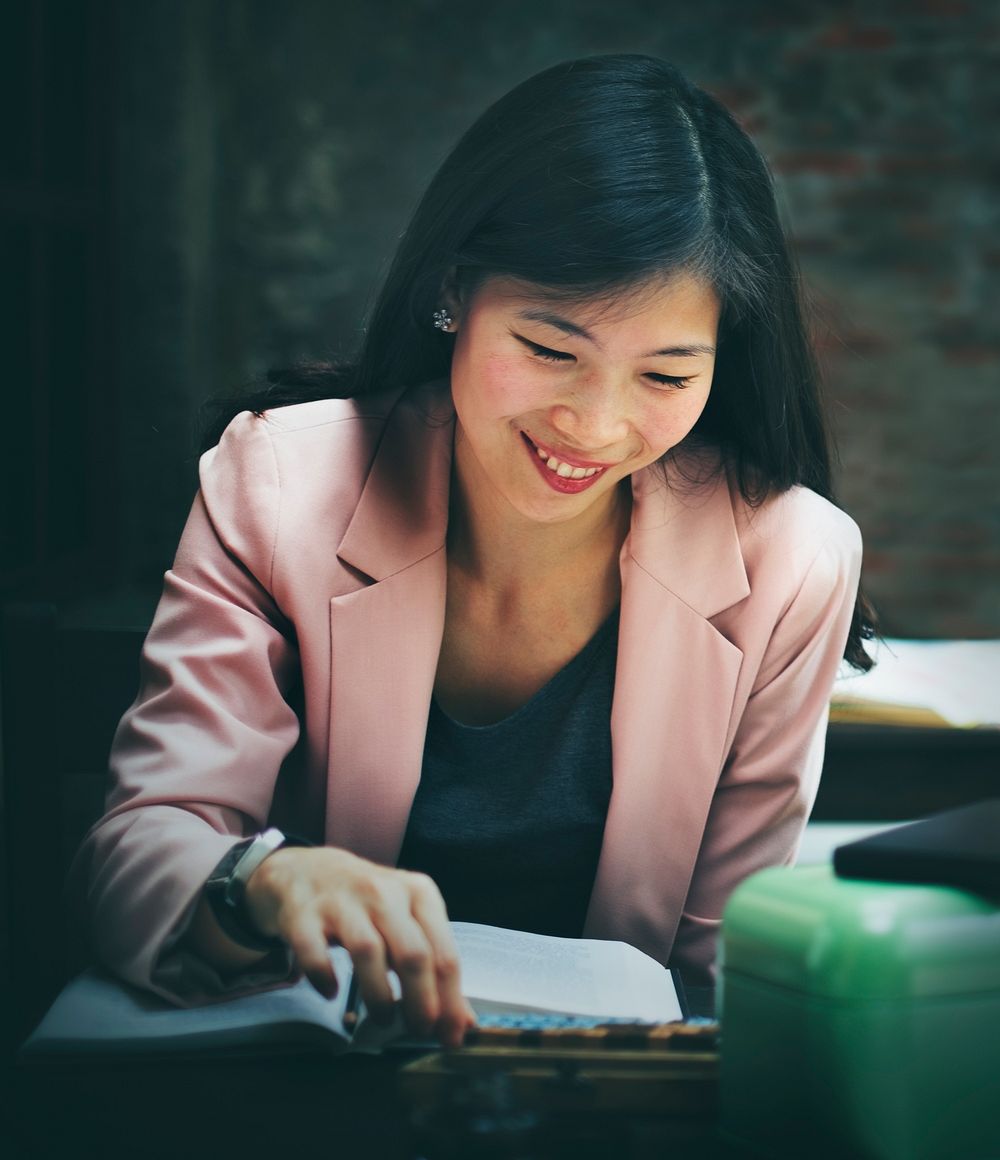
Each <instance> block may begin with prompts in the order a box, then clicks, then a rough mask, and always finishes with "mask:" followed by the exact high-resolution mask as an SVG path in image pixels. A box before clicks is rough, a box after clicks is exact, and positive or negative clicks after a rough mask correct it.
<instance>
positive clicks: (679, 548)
mask: <svg viewBox="0 0 1000 1160" xmlns="http://www.w3.org/2000/svg"><path fill="white" fill-rule="evenodd" d="M453 431H454V415H453V411H452V410H451V406H450V400H449V398H448V395H447V391H446V390H445V389H444V388H443V387H442V386H441V385H440V384H439V385H437V386H435V385H430V386H427V387H423V388H420V389H416V390H411V391H409V392H407V393H404V394H402V395H401V394H400V393H399V392H395V393H392V394H390V395H385V396H379V397H377V398H373V399H362V400H348V401H340V400H333V401H320V402H315V403H306V404H301V405H298V406H292V407H287V408H282V409H280V410H277V411H273V412H269V413H268V414H267V415H265V416H264V417H262V418H255V417H254V416H252V415H251V414H249V413H244V414H242V415H240V416H238V417H237V418H236V419H235V420H234V421H233V422H232V424H231V425H230V426H229V428H228V430H227V431H226V433H225V435H224V436H223V438H222V441H221V442H220V444H219V446H218V447H216V448H214V449H213V450H211V451H209V452H207V453H206V454H205V456H204V457H203V459H202V461H201V488H200V491H199V493H198V495H197V497H196V499H195V502H194V506H193V508H192V511H191V515H190V517H189V520H188V522H187V525H186V527H185V530H184V533H183V536H182V538H181V542H180V545H179V548H178V551H177V557H176V560H175V562H174V565H173V568H172V569H171V570H170V571H168V572H167V574H166V577H165V583H164V590H163V596H162V599H161V601H160V604H159V607H158V610H157V613H156V617H155V620H154V622H153V625H152V627H151V629H150V631H149V636H148V638H147V640H146V644H145V647H144V651H143V660H142V684H141V689H140V692H139V695H138V698H137V700H136V701H135V703H134V704H133V706H132V707H131V708H130V709H129V710H128V712H127V713H126V714H125V716H124V718H123V719H122V722H121V724H120V726H119V729H118V732H117V734H116V737H115V741H114V747H113V752H112V759H111V768H112V777H113V780H112V788H111V790H110V792H109V796H108V801H107V812H106V814H105V816H104V817H103V818H102V819H101V820H100V821H99V822H98V823H97V824H96V825H95V826H94V827H93V828H92V830H91V831H90V833H89V834H88V836H87V838H86V839H85V841H84V844H83V846H82V848H81V850H80V851H79V853H78V855H77V859H76V862H75V864H74V868H73V872H72V875H71V885H72V886H73V887H74V888H75V890H76V892H77V894H78V895H79V898H80V905H81V907H83V908H84V909H85V912H86V914H87V918H88V922H89V928H90V934H91V938H92V945H93V947H94V950H95V952H96V954H97V955H98V957H99V958H100V959H101V960H102V961H103V962H104V963H105V964H107V965H108V966H110V967H111V968H112V969H113V970H114V971H116V972H117V973H118V974H120V975H121V976H123V977H124V978H125V979H127V980H129V981H131V982H134V983H136V984H138V985H140V986H143V987H147V988H150V989H152V990H154V991H157V992H159V993H160V994H162V995H165V996H167V997H169V998H171V999H173V1000H174V1001H175V1002H179V1003H185V1004H186V1003H192V1002H197V1001H201V1000H204V999H208V998H211V997H213V996H218V995H220V994H222V993H225V992H227V991H229V990H233V989H244V988H247V987H254V986H261V985H264V984H266V983H268V982H274V981H276V980H278V979H280V978H282V977H284V976H285V975H286V974H287V971H286V969H285V968H284V966H283V965H279V967H278V969H277V971H276V972H275V971H273V970H272V971H271V973H269V974H258V975H249V976H243V977H241V978H239V979H238V980H234V981H229V982H224V981H223V980H221V979H220V978H219V977H218V976H217V975H216V973H215V972H214V971H213V970H212V969H211V968H210V967H208V965H207V964H205V963H204V962H202V961H200V960H199V959H197V958H196V956H194V955H193V954H191V952H189V951H187V950H184V949H183V943H182V942H181V943H180V945H178V942H179V940H178V935H179V933H180V932H182V931H183V929H184V926H185V923H186V922H187V920H188V919H189V917H190V915H191V913H192V912H193V908H194V905H195V903H196V901H197V898H198V894H199V890H200V888H201V885H202V883H203V882H204V880H205V878H206V877H207V876H208V874H209V872H210V871H211V869H212V868H213V866H214V865H215V863H216V862H217V861H218V860H219V858H221V856H222V855H223V854H224V853H225V851H226V850H227V849H228V847H229V846H230V845H231V844H232V843H233V842H234V841H235V840H236V839H237V837H239V836H242V835H244V834H247V833H250V832H253V831H256V830H258V829H261V828H262V827H264V825H265V823H266V822H267V821H268V819H269V818H271V819H274V820H276V821H277V822H278V824H281V823H284V824H285V825H286V826H290V827H291V826H295V827H297V828H298V829H299V830H300V832H304V833H306V834H310V835H311V836H313V837H315V838H317V839H319V840H324V841H326V842H328V843H331V844H333V845H337V846H343V847H347V848H349V849H351V850H353V851H355V852H356V853H358V854H360V855H362V856H364V857H366V858H371V859H374V860H375V861H378V862H382V863H387V864H393V863H394V862H395V860H396V858H397V856H398V853H399V849H400V846H401V843H402V838H403V833H404V830H405V827H406V823H407V818H408V814H409V810H410V806H411V803H412V800H413V796H414V793H415V791H416V787H417V783H418V781H419V778H420V769H421V758H422V751H423V742H424V732H425V728H426V722H427V714H428V706H429V703H430V700H431V694H432V689H433V684H434V676H435V670H436V666H437V659H438V651H439V647H440V641H441V636H442V629H443V624H444V610H445V578H446V570H445V532H446V525H447V516H448V493H449V485H450V464H451V448H452V437H453ZM633 493H634V501H635V502H634V507H633V515H632V526H631V531H630V533H629V535H628V538H627V539H626V542H625V544H624V546H623V548H622V551H621V578H622V603H621V622H620V637H619V650H618V661H617V672H616V684H615V692H614V704H613V709H612V717H611V732H612V751H613V791H612V795H611V802H610V807H609V810H608V816H607V824H606V828H605V833H604V843H603V846H602V849H601V855H600V862H599V865H598V870H597V876H596V880H595V883H594V888H593V893H592V896H591V900H590V907H589V911H588V914H587V919H586V927H585V934H586V935H587V936H588V937H593V938H606V939H623V940H625V941H627V942H630V943H632V944H634V945H635V946H637V947H640V948H641V949H642V950H644V951H646V952H647V953H649V954H651V955H653V956H654V957H655V958H657V959H659V960H660V961H661V962H663V963H668V962H669V963H671V964H672V965H674V966H680V967H682V968H686V969H689V970H692V971H694V972H696V977H698V978H699V979H700V980H702V981H705V980H707V979H708V978H709V977H710V975H711V969H712V962H713V957H714V949H715V948H714V943H715V936H716V934H717V929H718V927H719V923H720V915H721V912H722V907H723V904H724V903H725V901H726V899H727V897H728V895H729V894H730V892H731V891H732V890H733V889H734V887H735V886H736V885H737V884H738V883H739V882H740V881H741V880H742V879H743V878H744V877H745V876H746V875H748V874H750V873H751V872H752V871H754V870H757V869H759V868H761V867H764V866H770V865H775V864H781V863H789V862H791V861H792V860H793V859H794V857H795V853H796V849H797V846H798V842H799V839H800V836H801V833H802V830H803V827H804V825H805V822H806V819H807V817H808V814H809V811H810V808H811V806H812V802H813V800H814V797H815V794H816V789H817V785H818V780H819V775H820V768H821V765H822V757H823V743H824V736H825V726H826V717H827V703H828V699H829V694H830V689H831V685H832V682H833V679H834V675H835V673H836V669H837V666H838V662H839V660H840V657H841V655H842V652H843V648H844V642H845V639H846V635H847V630H848V625H849V622H850V618H851V612H852V608H853V603H854V599H855V593H856V589H857V583H858V574H859V568H860V557H861V541H860V536H859V533H858V530H857V527H856V526H855V524H854V523H853V522H852V521H851V520H850V518H849V517H848V516H846V515H845V514H844V513H843V512H841V511H840V510H838V509H837V508H835V507H834V506H833V505H831V504H830V503H828V502H827V501H826V500H823V499H821V498H820V497H818V496H817V495H815V494H814V493H813V492H810V491H808V490H806V489H804V488H793V489H792V490H791V491H788V492H785V493H783V494H781V495H778V496H776V497H774V498H772V499H770V500H768V501H767V502H765V503H764V504H763V505H762V506H761V507H759V508H757V509H756V510H750V509H749V508H748V507H747V505H746V504H745V503H744V502H743V501H742V499H741V498H740V497H739V494H738V492H735V491H734V490H733V489H731V488H730V487H729V486H728V485H727V482H726V479H725V475H724V474H722V475H721V476H718V475H717V476H716V477H714V478H713V479H711V480H709V481H707V482H702V483H700V484H692V483H690V482H677V481H676V479H675V481H674V484H673V486H669V487H668V486H665V484H664V483H663V481H662V478H661V476H660V475H658V474H657V472H656V471H654V470H646V471H643V472H640V473H638V474H637V475H635V476H633ZM293 749H294V750H295V752H294V753H292V751H293ZM289 755H291V757H292V758H294V760H292V759H291V758H290V757H289ZM286 759H288V760H286ZM279 771H280V776H279Z"/></svg>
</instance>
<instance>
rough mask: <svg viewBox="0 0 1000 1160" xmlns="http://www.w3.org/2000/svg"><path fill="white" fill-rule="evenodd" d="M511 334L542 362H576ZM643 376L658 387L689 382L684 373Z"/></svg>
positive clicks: (647, 374)
mask: <svg viewBox="0 0 1000 1160" xmlns="http://www.w3.org/2000/svg"><path fill="white" fill-rule="evenodd" d="M511 334H512V335H513V336H514V338H516V339H517V341H518V342H519V343H521V344H522V346H526V347H527V348H528V350H530V351H531V353H532V356H533V357H534V358H537V359H541V360H542V362H549V363H567V362H576V356H575V355H572V354H570V353H569V352H568V351H564V350H553V349H552V348H551V347H550V346H542V345H541V343H538V342H532V341H531V339H530V338H525V337H524V336H523V335H520V334H515V333H514V331H511ZM643 378H645V379H647V380H648V381H649V382H650V383H652V384H653V385H654V386H656V387H657V388H658V389H659V388H661V387H678V388H684V387H686V386H688V385H689V384H690V382H691V379H690V377H685V376H684V375H660V374H656V373H654V372H653V371H648V372H647V373H646V374H645V375H643Z"/></svg>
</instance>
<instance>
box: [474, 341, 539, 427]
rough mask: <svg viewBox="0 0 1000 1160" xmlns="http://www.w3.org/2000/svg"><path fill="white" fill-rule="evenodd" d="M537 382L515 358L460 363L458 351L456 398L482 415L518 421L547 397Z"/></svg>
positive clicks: (502, 356) (486, 357)
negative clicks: (513, 418)
mask: <svg viewBox="0 0 1000 1160" xmlns="http://www.w3.org/2000/svg"><path fill="white" fill-rule="evenodd" d="M456 374H457V376H458V381H456ZM538 378H539V376H538V375H537V374H534V375H533V374H532V373H531V371H530V368H525V366H524V359H523V358H521V357H519V356H518V355H516V354H515V355H508V354H485V355H483V356H481V357H479V358H475V359H468V360H466V359H459V358H458V351H456V362H454V363H453V364H452V389H453V392H454V393H455V394H456V396H460V397H461V398H462V399H464V401H465V403H466V405H467V406H471V407H472V408H474V409H475V410H476V411H478V412H479V413H481V414H484V415H493V416H496V417H498V418H503V417H506V416H510V417H515V416H517V415H519V414H521V413H523V412H524V411H527V410H530V409H532V408H533V407H535V406H537V405H538V404H539V400H540V399H542V398H543V397H544V391H543V390H542V388H541V385H540V384H539V383H538V382H537V379H538ZM456 405H457V403H456Z"/></svg>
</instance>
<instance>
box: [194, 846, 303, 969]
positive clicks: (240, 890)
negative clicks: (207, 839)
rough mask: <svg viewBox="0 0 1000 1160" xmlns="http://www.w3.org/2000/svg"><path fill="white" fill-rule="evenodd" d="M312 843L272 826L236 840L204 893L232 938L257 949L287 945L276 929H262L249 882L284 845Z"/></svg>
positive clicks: (247, 946) (246, 946)
mask: <svg viewBox="0 0 1000 1160" xmlns="http://www.w3.org/2000/svg"><path fill="white" fill-rule="evenodd" d="M311 844H312V843H311V842H307V841H306V840H305V839H303V838H296V837H294V836H286V835H285V834H283V833H282V832H281V831H280V830H278V829H276V828H274V827H271V828H270V829H268V830H265V831H263V832H262V833H260V834H254V835H253V836H252V837H249V838H245V839H243V840H242V841H240V842H237V843H235V844H234V845H233V846H232V847H231V848H230V849H229V850H228V851H227V852H226V854H225V855H224V856H223V857H222V859H221V860H220V861H219V863H218V865H217V866H216V867H215V869H214V870H213V871H212V873H211V874H210V875H209V877H208V879H207V881H206V882H205V888H204V897H205V899H206V901H207V902H208V904H209V906H210V908H211V910H212V913H213V915H214V917H215V920H216V922H217V923H218V925H219V927H220V928H221V929H222V931H223V932H224V933H225V934H226V935H227V937H228V938H230V939H231V940H232V941H233V942H235V943H236V944H238V945H239V946H241V947H245V948H247V949H248V950H254V951H270V950H275V949H277V948H279V947H282V946H284V942H283V940H282V939H280V938H278V937H277V935H276V933H274V932H270V933H269V932H266V931H264V930H262V929H261V927H260V926H259V925H258V923H257V921H256V920H255V918H254V917H253V915H252V913H251V912H250V910H249V909H248V907H247V898H246V892H247V885H248V883H249V881H250V879H251V877H253V876H254V875H255V874H256V872H257V870H258V869H260V867H261V866H263V864H264V863H265V861H266V860H268V859H270V858H271V857H272V856H273V855H274V854H275V853H277V852H278V851H279V850H281V849H282V848H284V847H286V846H307V845H311Z"/></svg>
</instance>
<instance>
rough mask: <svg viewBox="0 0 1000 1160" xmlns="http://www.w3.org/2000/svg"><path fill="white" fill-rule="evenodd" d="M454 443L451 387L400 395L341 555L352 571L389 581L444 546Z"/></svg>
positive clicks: (419, 389)
mask: <svg viewBox="0 0 1000 1160" xmlns="http://www.w3.org/2000/svg"><path fill="white" fill-rule="evenodd" d="M454 438H455V410H454V408H453V406H452V404H451V396H450V394H449V393H448V389H447V384H446V383H444V382H441V381H438V382H434V383H427V384H425V385H423V386H421V387H417V388H414V389H412V390H409V391H407V392H405V394H402V395H400V397H399V398H398V399H397V401H396V403H395V405H394V406H393V408H392V410H391V411H390V413H389V416H388V419H387V420H386V423H385V427H384V428H383V431H382V437H381V439H380V441H379V443H378V446H377V447H376V449H375V457H374V459H373V461H372V466H371V470H370V471H369V473H368V478H367V480H366V481H365V486H364V489H363V490H362V492H361V498H360V499H359V501H358V506H357V507H356V508H355V510H354V515H353V516H352V517H351V522H350V523H349V524H348V525H347V531H346V532H345V533H344V538H343V540H341V543H340V548H339V549H338V551H337V555H338V556H339V557H340V559H341V560H342V561H343V562H344V563H345V564H347V565H349V566H350V567H352V568H354V569H356V570H357V571H359V572H362V573H364V574H365V575H367V576H370V577H371V578H372V580H375V581H379V580H385V579H387V578H388V577H389V576H392V575H394V574H395V573H396V572H401V571H402V570H403V569H404V568H409V567H410V566H412V565H413V564H416V563H417V562H418V561H419V560H422V559H424V558H425V557H426V556H429V555H430V554H431V553H432V552H436V551H437V550H438V549H439V548H441V547H443V545H444V542H445V536H446V534H447V531H448V494H449V491H450V488H451V456H452V445H453V443H454ZM415 449H416V452H417V453H416V454H415Z"/></svg>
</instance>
